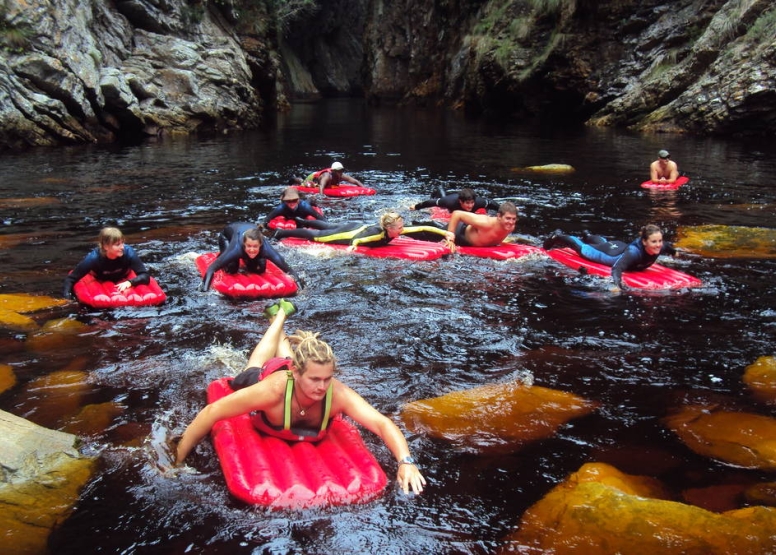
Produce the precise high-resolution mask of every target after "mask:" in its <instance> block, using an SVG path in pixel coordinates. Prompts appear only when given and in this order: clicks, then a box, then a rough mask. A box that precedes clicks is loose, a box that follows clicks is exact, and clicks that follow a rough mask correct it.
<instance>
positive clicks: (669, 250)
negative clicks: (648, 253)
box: [660, 243, 676, 256]
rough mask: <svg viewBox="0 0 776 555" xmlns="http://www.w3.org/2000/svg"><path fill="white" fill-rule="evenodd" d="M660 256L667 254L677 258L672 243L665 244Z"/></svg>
mask: <svg viewBox="0 0 776 555" xmlns="http://www.w3.org/2000/svg"><path fill="white" fill-rule="evenodd" d="M660 254H667V255H669V256H676V248H675V247H674V245H673V244H672V243H663V248H662V249H660Z"/></svg>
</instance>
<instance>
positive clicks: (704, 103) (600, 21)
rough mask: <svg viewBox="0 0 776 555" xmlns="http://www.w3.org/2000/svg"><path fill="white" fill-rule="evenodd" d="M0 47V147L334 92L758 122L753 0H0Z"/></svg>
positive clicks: (544, 111)
mask: <svg viewBox="0 0 776 555" xmlns="http://www.w3.org/2000/svg"><path fill="white" fill-rule="evenodd" d="M296 5H306V7H307V9H306V10H299V11H298V12H295V13H294V16H293V17H287V18H285V19H283V18H280V17H279V16H278V10H279V7H286V8H289V7H293V6H296ZM289 9H290V8H289ZM286 16H288V14H286ZM0 46H1V47H2V48H0V147H3V146H4V147H12V148H20V147H24V146H27V145H56V144H63V143H65V144H67V143H85V142H108V141H115V140H138V139H140V138H142V137H148V136H158V135H165V134H177V133H200V132H222V131H227V130H232V129H245V128H253V127H257V126H259V125H260V124H261V122H262V119H263V118H264V117H265V116H267V115H268V114H270V113H271V112H274V111H275V110H277V109H282V108H283V107H284V106H287V104H288V102H294V101H302V100H313V99H316V98H320V97H322V96H336V95H340V96H357V97H364V98H366V99H368V100H369V101H370V102H372V103H380V102H402V103H414V104H418V105H425V106H444V107H449V108H453V109H463V110H466V111H468V112H471V113H476V114H497V115H499V116H502V117H507V116H508V117H514V118H528V117H537V118H545V119H546V118H552V119H554V120H558V121H560V122H585V123H587V124H589V125H609V126H623V127H629V128H632V129H636V130H642V131H668V132H692V133H704V134H737V133H741V134H765V135H772V134H773V133H774V131H773V130H774V129H775V128H776V126H774V125H773V124H774V119H776V92H774V84H775V81H776V5H774V4H773V2H771V1H769V0H728V1H725V0H707V1H701V0H678V1H676V2H665V1H663V2H659V1H650V0H647V1H629V0H623V1H614V0H604V1H600V2H596V1H593V0H490V1H481V0H417V1H413V2H410V1H409V0H395V1H389V0H330V1H327V2H322V1H321V0H318V1H317V2H310V1H308V2H299V1H297V2H296V3H294V2H265V0H191V1H189V0H118V1H107V0H90V1H89V2H86V3H80V2H76V1H74V0H53V1H52V2H50V3H44V2H42V0H33V1H32V2H30V3H28V2H25V1H24V0H5V3H4V4H3V5H2V7H0Z"/></svg>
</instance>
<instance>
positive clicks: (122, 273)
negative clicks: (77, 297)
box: [63, 245, 151, 299]
mask: <svg viewBox="0 0 776 555" xmlns="http://www.w3.org/2000/svg"><path fill="white" fill-rule="evenodd" d="M130 270H131V271H133V272H135V277H133V278H132V279H130V280H129V283H131V284H132V286H133V287H134V286H135V285H148V284H149V283H150V282H151V275H150V274H149V273H148V270H146V267H145V264H143V261H142V260H140V257H138V255H137V253H135V249H133V248H132V247H130V246H129V245H124V254H123V255H121V256H119V257H118V258H114V259H113V260H111V259H110V258H108V257H106V256H103V255H102V254H101V253H100V248H99V247H96V248H95V249H94V250H93V251H92V252H90V253H89V254H87V255H86V257H84V259H83V260H81V262H79V263H78V265H77V266H76V267H75V269H73V271H72V272H70V273H69V274H68V275H67V277H66V278H65V288H64V292H63V294H64V296H65V298H66V299H72V298H74V296H73V286H74V285H75V284H76V283H77V282H78V281H79V280H80V279H81V278H82V277H84V276H85V275H86V274H88V273H90V272H91V273H92V274H94V277H95V279H97V281H112V282H113V283H119V282H121V281H124V280H125V279H126V278H127V275H129V272H130Z"/></svg>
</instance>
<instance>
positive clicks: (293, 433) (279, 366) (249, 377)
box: [229, 357, 334, 441]
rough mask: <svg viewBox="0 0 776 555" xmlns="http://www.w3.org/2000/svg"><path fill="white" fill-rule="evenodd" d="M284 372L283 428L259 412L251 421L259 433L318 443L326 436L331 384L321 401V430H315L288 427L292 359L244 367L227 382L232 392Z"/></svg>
mask: <svg viewBox="0 0 776 555" xmlns="http://www.w3.org/2000/svg"><path fill="white" fill-rule="evenodd" d="M280 370H283V371H285V372H286V391H285V400H284V405H283V426H275V425H273V424H271V423H270V422H269V421H268V420H267V416H266V415H265V414H264V412H262V411H254V412H253V413H251V422H252V423H253V425H254V426H255V427H256V429H258V430H259V431H261V432H264V433H265V434H268V435H271V436H274V437H279V438H281V439H285V440H288V441H319V440H321V439H323V437H324V436H325V435H326V429H327V428H328V426H329V422H330V413H331V398H332V392H333V391H334V384H330V385H329V388H328V389H327V390H326V397H324V398H323V400H322V401H321V408H322V409H323V418H322V419H321V427H320V429H318V430H313V429H310V428H302V427H296V426H295V427H292V426H291V398H292V397H293V395H294V378H293V374H292V373H291V359H288V358H280V357H275V358H271V359H269V360H268V361H267V362H265V363H264V366H262V367H261V368H255V367H252V368H247V369H245V370H244V371H243V372H241V373H240V374H239V375H238V376H237V377H236V378H235V379H233V380H232V381H230V382H229V385H230V386H231V387H232V389H234V390H238V389H242V388H244V387H248V386H250V385H253V384H255V383H258V382H260V381H261V380H263V379H265V378H266V377H267V376H269V375H270V374H273V373H275V372H278V371H280Z"/></svg>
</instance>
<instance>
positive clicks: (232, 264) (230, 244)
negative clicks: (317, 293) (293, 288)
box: [200, 222, 300, 291]
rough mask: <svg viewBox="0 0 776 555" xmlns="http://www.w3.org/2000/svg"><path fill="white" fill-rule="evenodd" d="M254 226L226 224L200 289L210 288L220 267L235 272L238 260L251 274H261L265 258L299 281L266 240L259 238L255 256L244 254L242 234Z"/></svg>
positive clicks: (248, 224) (265, 263)
mask: <svg viewBox="0 0 776 555" xmlns="http://www.w3.org/2000/svg"><path fill="white" fill-rule="evenodd" d="M254 227H256V226H255V225H254V224H250V223H246V222H238V223H234V224H229V225H228V226H226V227H225V228H224V229H223V231H222V232H221V235H219V237H218V248H219V249H220V254H219V255H218V258H216V259H215V260H214V261H213V263H212V264H210V266H208V269H207V272H205V277H204V278H203V279H202V285H201V286H200V290H202V291H207V290H208V289H209V288H210V282H211V281H212V280H213V274H215V273H216V272H217V271H218V270H220V269H222V268H223V270H224V271H225V272H226V273H228V274H236V273H237V272H238V271H239V270H240V261H241V260H242V261H243V263H244V264H245V269H246V270H247V271H248V272H250V273H253V274H262V273H264V271H265V270H266V269H267V260H270V261H272V263H273V264H274V265H275V266H277V267H278V268H280V269H281V270H282V271H284V272H286V273H287V274H290V275H291V276H293V277H294V279H295V280H296V281H297V283H300V280H299V277H298V276H297V275H296V272H294V271H293V270H292V269H291V267H290V266H289V265H288V264H286V261H285V260H283V257H282V256H280V254H278V252H277V251H276V250H275V249H274V248H273V247H272V245H270V244H269V242H268V241H266V240H264V238H261V239H260V241H261V248H260V250H259V254H257V255H256V258H251V257H249V256H248V255H247V254H245V250H244V248H243V235H245V232H246V231H248V230H249V229H253V228H254Z"/></svg>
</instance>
